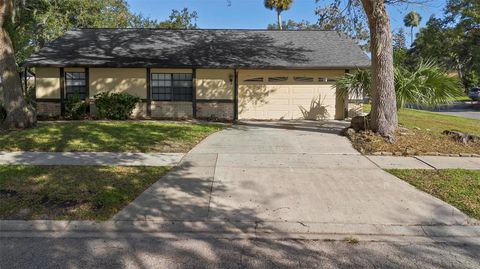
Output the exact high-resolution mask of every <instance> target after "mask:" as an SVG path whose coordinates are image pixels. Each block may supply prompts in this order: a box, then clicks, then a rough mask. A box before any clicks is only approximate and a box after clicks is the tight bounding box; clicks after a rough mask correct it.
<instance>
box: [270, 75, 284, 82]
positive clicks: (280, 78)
mask: <svg viewBox="0 0 480 269" xmlns="http://www.w3.org/2000/svg"><path fill="white" fill-rule="evenodd" d="M287 81H288V76H269V77H267V82H269V83H282V82H287Z"/></svg>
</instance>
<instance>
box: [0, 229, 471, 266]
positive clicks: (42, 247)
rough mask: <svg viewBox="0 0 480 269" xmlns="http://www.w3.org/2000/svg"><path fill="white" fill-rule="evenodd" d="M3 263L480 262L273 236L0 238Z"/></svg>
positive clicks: (431, 252) (449, 252)
mask: <svg viewBox="0 0 480 269" xmlns="http://www.w3.org/2000/svg"><path fill="white" fill-rule="evenodd" d="M0 240H1V244H0V268H10V269H15V268H33V267H34V268H37V269H41V268H415V269H418V268H480V245H468V244H454V243H449V244H447V243H396V242H360V243H356V244H354V243H347V242H345V241H320V240H269V239H256V240H248V239H239V240H226V239H203V240H202V239H160V238H152V237H142V238H108V237H107V238H94V237H93V238H91V237H82V238H51V237H49V238H43V237H33V238H5V237H3V238H0Z"/></svg>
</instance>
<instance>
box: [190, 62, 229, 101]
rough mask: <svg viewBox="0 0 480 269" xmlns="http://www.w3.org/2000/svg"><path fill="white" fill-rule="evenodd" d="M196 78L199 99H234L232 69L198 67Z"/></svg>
mask: <svg viewBox="0 0 480 269" xmlns="http://www.w3.org/2000/svg"><path fill="white" fill-rule="evenodd" d="M196 78H197V82H196V86H197V99H228V100H233V92H234V91H233V87H234V81H233V79H234V73H233V70H232V69H197V74H196ZM230 79H231V80H232V81H230Z"/></svg>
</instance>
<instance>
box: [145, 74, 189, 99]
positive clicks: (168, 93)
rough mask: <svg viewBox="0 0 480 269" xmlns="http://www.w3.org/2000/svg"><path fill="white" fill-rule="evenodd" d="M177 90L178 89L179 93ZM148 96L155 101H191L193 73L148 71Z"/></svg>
mask: <svg viewBox="0 0 480 269" xmlns="http://www.w3.org/2000/svg"><path fill="white" fill-rule="evenodd" d="M167 82H168V83H167ZM155 84H157V85H155ZM162 84H163V85H162ZM182 84H186V85H189V86H184V85H182ZM178 91H180V93H179V92H178ZM161 96H163V97H161ZM179 96H181V98H179ZM150 98H151V100H152V101H156V102H192V101H193V74H192V73H162V72H154V73H150Z"/></svg>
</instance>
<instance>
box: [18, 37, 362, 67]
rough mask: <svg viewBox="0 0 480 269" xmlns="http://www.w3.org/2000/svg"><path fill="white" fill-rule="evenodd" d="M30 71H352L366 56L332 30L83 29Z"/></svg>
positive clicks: (45, 51)
mask: <svg viewBox="0 0 480 269" xmlns="http://www.w3.org/2000/svg"><path fill="white" fill-rule="evenodd" d="M25 65H27V66H98V67H100V66H101V67H207V68H354V67H367V66H369V65H370V60H369V58H368V57H367V55H366V54H365V53H364V52H363V51H362V50H361V49H360V48H359V47H358V46H357V45H356V44H355V43H354V42H353V41H352V40H351V39H349V38H347V37H346V36H344V35H342V34H339V33H337V32H334V31H268V30H161V29H80V30H72V31H68V32H67V33H65V34H64V35H63V36H62V37H60V38H58V39H57V40H55V41H53V42H51V43H49V44H48V45H47V46H45V47H44V48H42V49H41V50H40V51H39V52H38V53H35V54H33V55H32V56H31V57H30V58H29V59H28V60H27V61H26V63H25Z"/></svg>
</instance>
